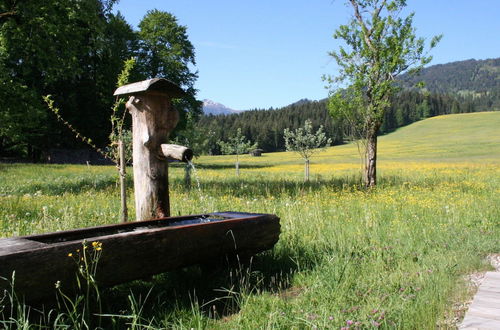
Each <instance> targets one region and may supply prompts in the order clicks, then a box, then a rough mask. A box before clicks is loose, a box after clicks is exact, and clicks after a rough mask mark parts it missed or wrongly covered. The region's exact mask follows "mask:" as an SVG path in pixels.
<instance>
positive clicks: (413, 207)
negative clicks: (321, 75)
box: [0, 112, 500, 329]
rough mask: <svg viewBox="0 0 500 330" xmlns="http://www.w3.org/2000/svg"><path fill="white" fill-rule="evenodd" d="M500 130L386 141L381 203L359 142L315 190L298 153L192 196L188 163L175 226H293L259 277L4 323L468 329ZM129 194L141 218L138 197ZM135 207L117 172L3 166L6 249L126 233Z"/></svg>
mask: <svg viewBox="0 0 500 330" xmlns="http://www.w3.org/2000/svg"><path fill="white" fill-rule="evenodd" d="M499 127H500V112H486V113H476V114H460V115H449V116H440V117H434V118H430V119H427V120H424V121H421V122H417V123H415V124H412V125H410V126H407V127H403V128H400V129H398V130H397V131H395V132H393V133H391V134H388V135H386V136H382V137H380V138H379V163H378V179H379V184H378V186H377V187H376V188H375V189H373V190H371V191H366V190H364V189H363V188H362V185H361V175H360V169H361V165H360V160H359V154H358V149H357V146H356V145H355V144H347V145H342V146H334V147H331V148H328V149H327V150H325V151H323V152H321V153H318V154H316V155H315V156H313V158H312V160H311V169H310V172H311V181H310V182H308V183H304V182H303V163H302V161H301V159H300V158H299V156H298V155H296V154H293V153H288V152H287V153H268V154H263V156H262V157H250V156H243V157H241V158H240V160H241V163H240V168H241V170H240V172H241V174H240V176H239V177H236V175H235V169H234V156H203V157H200V158H199V159H197V160H196V161H195V165H196V166H197V170H196V174H197V177H198V179H199V188H200V189H198V188H197V184H196V182H195V180H193V185H192V186H193V187H192V188H191V189H186V188H185V187H184V185H183V175H184V168H183V166H181V165H180V164H174V165H172V166H171V167H170V182H171V186H170V187H171V191H170V194H171V204H172V205H171V207H172V214H173V215H185V214H199V213H204V212H213V211H228V210H230V211H244V212H263V213H273V214H276V215H278V216H279V217H280V218H281V226H282V227H281V229H282V232H281V236H280V240H279V242H278V243H277V245H276V246H275V248H274V249H273V250H271V251H268V252H265V253H262V254H260V255H257V256H255V257H254V258H253V260H252V261H251V263H250V264H249V265H240V266H236V267H232V268H217V269H212V268H210V267H207V266H194V267H190V268H186V269H182V270H178V271H174V272H170V273H166V274H161V275H158V276H155V277H154V278H153V279H151V280H150V281H136V282H133V283H129V284H124V285H120V286H118V287H115V288H111V289H109V288H108V289H102V290H101V298H102V308H101V309H100V310H98V311H95V312H94V314H98V315H94V316H92V317H90V318H89V320H88V321H87V322H88V323H82V322H80V321H79V320H78V313H77V312H76V313H73V314H71V313H70V311H68V310H65V309H59V310H55V311H52V312H45V313H40V312H38V311H35V310H31V312H30V316H29V317H28V316H27V312H26V308H27V307H26V306H23V307H24V309H23V310H24V312H19V313H15V312H13V313H6V311H5V310H4V314H5V315H7V316H10V317H11V319H9V318H6V319H5V320H3V321H2V322H3V323H0V324H2V325H3V326H4V327H6V328H17V327H20V326H23V327H25V328H30V327H32V328H38V327H41V326H46V327H47V328H52V327H60V328H75V327H80V328H85V327H89V328H95V327H97V326H98V325H100V326H102V327H103V328H117V329H122V328H125V327H128V328H132V329H144V328H150V329H157V328H195V329H203V328H206V329H257V328H265V329H267V328H282V329H309V328H318V329H342V328H343V329H371V328H373V329H375V328H390V329H392V328H398V329H435V328H453V327H455V324H456V323H455V322H456V319H457V318H459V317H460V310H459V308H457V306H459V305H460V303H461V302H463V301H466V300H467V299H468V298H470V296H471V294H472V293H473V292H472V291H471V288H470V287H469V286H468V285H467V282H466V280H465V279H464V276H465V275H466V274H470V273H472V272H476V271H484V270H488V269H490V266H489V265H488V263H487V262H486V261H485V256H486V255H487V254H489V253H499V252H500V207H499V205H500V129H499ZM129 172H131V169H129ZM128 182H129V186H131V185H132V179H131V174H130V173H129V179H128ZM128 196H129V201H128V202H129V203H128V204H129V212H130V214H134V210H133V191H132V189H131V188H129V190H128ZM119 205H120V202H119V188H118V186H117V172H116V169H115V168H113V167H111V166H107V167H106V166H85V165H30V164H14V165H6V164H1V165H0V237H9V236H14V235H27V234H33V233H43V232H50V231H57V230H64V229H70V228H78V227H87V226H95V225H101V224H108V223H115V222H118V221H119ZM102 253H106V246H102ZM152 253H154V251H152ZM61 257H66V256H61ZM0 267H1V265H0ZM56 281H57V279H56V278H55V279H54V282H56ZM0 297H1V295H0ZM6 301H7V299H6V298H4V302H3V304H4V305H6ZM0 305H2V303H0ZM1 309H2V307H0V310H1ZM72 315H73V316H72ZM75 315H76V317H74V316H75ZM75 320H76V321H75ZM79 322H80V323H79Z"/></svg>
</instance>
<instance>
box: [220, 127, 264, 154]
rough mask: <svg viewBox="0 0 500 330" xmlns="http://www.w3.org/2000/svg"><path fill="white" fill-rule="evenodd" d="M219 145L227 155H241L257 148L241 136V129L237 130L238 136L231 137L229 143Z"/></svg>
mask: <svg viewBox="0 0 500 330" xmlns="http://www.w3.org/2000/svg"><path fill="white" fill-rule="evenodd" d="M217 143H218V144H219V146H220V147H221V150H222V153H223V154H225V155H241V154H243V153H247V152H248V151H250V150H252V149H256V148H257V144H256V143H252V141H247V138H246V137H245V136H244V135H243V134H241V128H238V129H237V130H236V135H234V136H233V137H230V138H229V139H228V141H219V142H217Z"/></svg>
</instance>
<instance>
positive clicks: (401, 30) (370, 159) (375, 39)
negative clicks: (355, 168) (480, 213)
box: [327, 0, 441, 187]
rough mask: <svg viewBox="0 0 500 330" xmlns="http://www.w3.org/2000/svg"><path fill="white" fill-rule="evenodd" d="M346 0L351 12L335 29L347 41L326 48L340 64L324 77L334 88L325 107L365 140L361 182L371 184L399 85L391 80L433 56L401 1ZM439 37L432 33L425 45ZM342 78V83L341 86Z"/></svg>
mask: <svg viewBox="0 0 500 330" xmlns="http://www.w3.org/2000/svg"><path fill="white" fill-rule="evenodd" d="M349 2H350V4H351V6H352V9H353V11H354V16H353V18H352V19H351V21H350V22H349V23H348V24H346V25H341V26H340V27H339V28H338V29H337V30H336V31H335V33H334V38H335V39H341V40H343V41H344V43H345V46H341V47H340V48H339V50H338V51H333V52H331V53H330V55H331V56H332V57H333V58H334V59H335V61H336V62H337V64H338V66H339V67H340V69H339V73H338V75H337V76H336V77H334V78H332V77H328V78H327V80H328V82H329V83H330V85H331V88H332V89H333V88H334V87H336V89H334V90H332V92H331V94H330V98H329V110H330V113H331V115H332V116H333V117H334V118H337V119H340V120H343V121H345V122H346V123H348V125H349V126H350V127H351V129H352V130H353V131H354V132H356V134H357V136H358V138H360V139H362V140H363V141H364V146H365V148H364V164H365V165H364V181H365V185H366V186H367V187H373V186H375V185H376V177H377V176H376V174H377V172H376V168H377V167H376V164H377V134H378V132H379V129H380V127H381V125H382V122H383V118H384V116H385V112H386V110H387V109H388V108H389V106H390V99H391V97H392V96H393V95H394V94H395V92H396V90H397V86H396V85H395V83H394V82H395V79H396V78H397V77H398V76H399V75H401V74H403V73H408V74H410V75H411V74H415V73H417V72H418V71H420V70H421V69H422V68H423V66H424V65H426V64H428V63H429V62H430V61H431V59H432V57H431V56H427V51H426V50H425V48H426V47H425V40H424V39H423V38H417V37H416V36H415V28H414V27H413V16H414V14H413V13H412V14H410V15H409V16H407V17H400V14H401V12H402V10H403V8H404V7H405V6H406V1H405V0H349ZM440 39H441V36H436V37H434V38H433V39H432V40H431V42H430V47H429V49H432V48H434V47H435V46H436V44H437V43H438V42H439V40H440ZM346 83H347V87H346V88H340V86H341V85H340V84H344V85H343V86H345V84H346ZM343 86H342V87H343Z"/></svg>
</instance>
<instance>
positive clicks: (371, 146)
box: [364, 130, 377, 188]
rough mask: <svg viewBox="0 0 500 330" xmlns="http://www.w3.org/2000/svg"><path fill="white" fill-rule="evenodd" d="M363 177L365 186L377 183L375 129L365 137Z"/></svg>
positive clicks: (369, 186)
mask: <svg viewBox="0 0 500 330" xmlns="http://www.w3.org/2000/svg"><path fill="white" fill-rule="evenodd" d="M364 179H365V186H366V187H367V188H371V187H374V186H375V185H376V184H377V130H374V132H370V133H369V134H368V136H367V139H366V152H365V175H364Z"/></svg>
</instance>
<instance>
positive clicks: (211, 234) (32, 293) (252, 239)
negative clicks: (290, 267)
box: [0, 212, 280, 303]
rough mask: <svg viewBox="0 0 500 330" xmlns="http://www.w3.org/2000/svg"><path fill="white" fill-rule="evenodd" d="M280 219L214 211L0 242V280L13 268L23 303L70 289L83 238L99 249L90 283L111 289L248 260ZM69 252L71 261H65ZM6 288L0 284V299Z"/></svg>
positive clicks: (270, 239)
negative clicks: (232, 260)
mask: <svg viewBox="0 0 500 330" xmlns="http://www.w3.org/2000/svg"><path fill="white" fill-rule="evenodd" d="M279 234H280V224H279V218H278V217H277V216H275V215H270V214H253V213H241V212H218V213H210V214H204V215H189V216H179V217H169V218H160V219H153V220H145V221H138V222H131V223H122V224H116V225H106V226H99V227H92V228H84V229H76V230H68V231H61V232H55V233H49V234H42V235H32V236H22V237H12V238H3V239H0V276H1V277H4V278H7V279H10V278H11V277H12V272H14V271H15V290H16V292H17V294H18V296H19V297H21V296H22V297H24V298H25V299H26V301H27V302H30V303H39V302H44V301H51V300H53V299H54V298H55V292H56V291H55V288H54V284H55V283H56V282H57V281H60V283H61V286H62V289H63V292H70V291H72V290H73V289H74V286H75V285H76V276H77V274H76V273H77V263H76V261H75V258H74V255H76V251H77V250H81V249H82V242H83V241H86V242H87V244H88V245H89V249H92V242H99V243H100V244H102V245H101V246H102V251H101V252H102V255H101V258H100V259H99V262H98V267H97V275H96V278H97V282H98V284H99V285H101V286H112V285H115V284H119V283H124V282H128V281H131V280H135V279H141V278H147V277H149V276H151V275H154V274H159V273H162V272H166V271H169V270H174V269H177V268H181V267H185V266H189V265H193V264H199V263H203V264H207V263H210V262H211V261H215V260H218V259H221V258H224V257H225V256H229V257H231V256H236V255H238V256H240V257H249V256H252V255H254V254H256V253H258V252H261V251H264V250H267V249H270V248H272V247H273V246H274V244H275V243H276V242H277V241H278V237H279ZM70 253H72V254H73V256H69V254H70ZM4 289H9V283H8V282H7V281H5V280H0V295H1V293H2V292H3V290H4Z"/></svg>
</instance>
